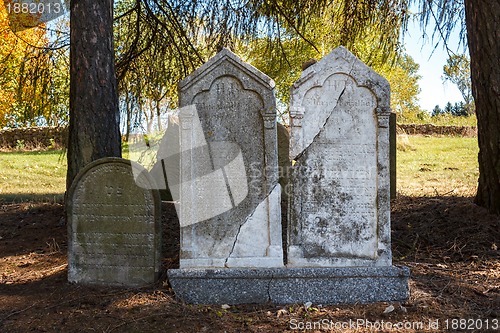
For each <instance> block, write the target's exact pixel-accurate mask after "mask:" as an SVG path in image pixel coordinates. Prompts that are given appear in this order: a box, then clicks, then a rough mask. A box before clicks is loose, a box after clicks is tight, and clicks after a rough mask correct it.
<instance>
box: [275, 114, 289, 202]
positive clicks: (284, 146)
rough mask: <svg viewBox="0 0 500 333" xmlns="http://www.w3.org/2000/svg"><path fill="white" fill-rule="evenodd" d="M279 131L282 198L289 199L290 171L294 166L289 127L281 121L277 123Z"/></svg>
mask: <svg viewBox="0 0 500 333" xmlns="http://www.w3.org/2000/svg"><path fill="white" fill-rule="evenodd" d="M277 132H278V166H279V183H280V185H281V199H282V200H288V192H287V190H288V183H289V171H290V167H291V166H292V162H291V161H290V157H289V155H290V133H288V129H287V128H286V127H285V126H284V125H283V124H280V123H277Z"/></svg>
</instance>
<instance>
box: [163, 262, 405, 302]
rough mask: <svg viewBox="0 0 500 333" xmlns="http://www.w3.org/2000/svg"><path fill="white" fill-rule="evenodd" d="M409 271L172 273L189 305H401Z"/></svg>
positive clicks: (175, 287)
mask: <svg viewBox="0 0 500 333" xmlns="http://www.w3.org/2000/svg"><path fill="white" fill-rule="evenodd" d="M409 276H410V270H409V269H408V268H407V267H397V266H388V267H336V268H262V269H250V268H226V269H195V268H190V269H186V268H185V269H171V270H169V271H168V279H169V282H170V285H171V286H172V288H173V290H174V292H175V294H176V296H177V297H178V298H179V299H181V300H182V301H184V302H186V303H191V304H249V303H260V304H262V303H274V304H295V303H305V302H312V303H313V304H323V305H326V304H355V303H373V302H391V301H399V302H402V301H405V300H407V299H408V297H409V287H408V278H409Z"/></svg>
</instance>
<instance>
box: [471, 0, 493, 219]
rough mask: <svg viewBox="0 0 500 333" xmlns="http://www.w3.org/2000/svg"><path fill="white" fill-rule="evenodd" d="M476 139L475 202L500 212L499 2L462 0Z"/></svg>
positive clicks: (491, 210)
mask: <svg viewBox="0 0 500 333" xmlns="http://www.w3.org/2000/svg"><path fill="white" fill-rule="evenodd" d="M465 11H466V21H467V35H468V43H469V52H470V64H471V78H472V94H473V95H474V100H475V103H476V114H477V127H478V140H479V186H478V190H477V195H476V200H475V202H476V203H477V204H478V205H480V206H483V207H486V208H488V210H489V211H490V212H492V213H496V214H500V2H498V1H497V0H495V1H492V0H466V1H465Z"/></svg>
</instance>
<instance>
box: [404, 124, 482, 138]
mask: <svg viewBox="0 0 500 333" xmlns="http://www.w3.org/2000/svg"><path fill="white" fill-rule="evenodd" d="M397 133H398V134H403V133H404V134H409V135H415V134H420V135H454V136H466V137H475V136H477V127H474V126H436V125H432V124H398V125H397Z"/></svg>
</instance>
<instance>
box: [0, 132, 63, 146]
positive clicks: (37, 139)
mask: <svg viewBox="0 0 500 333" xmlns="http://www.w3.org/2000/svg"><path fill="white" fill-rule="evenodd" d="M67 142H68V128H67V127H27V128H12V129H6V130H0V148H3V149H12V148H19V149H35V148H61V147H66V144H67Z"/></svg>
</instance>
